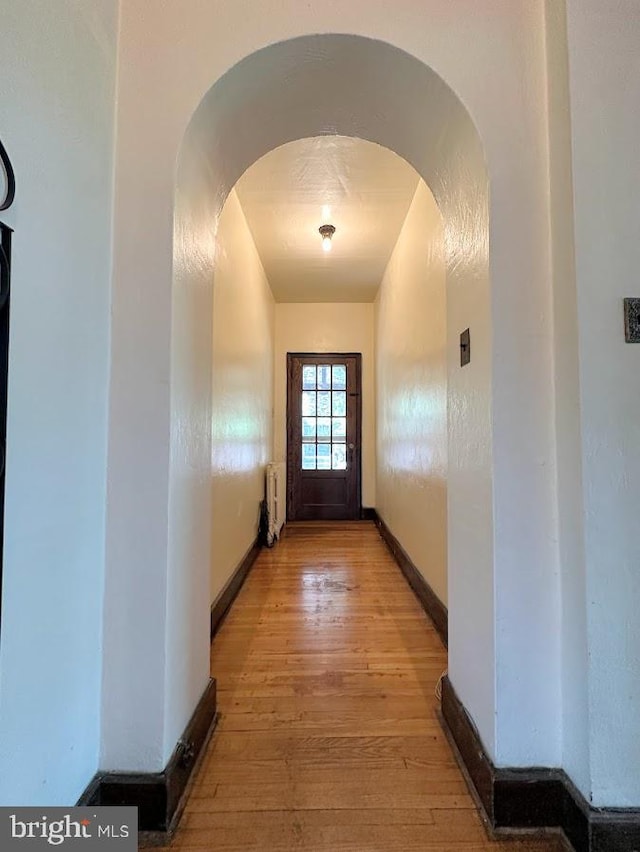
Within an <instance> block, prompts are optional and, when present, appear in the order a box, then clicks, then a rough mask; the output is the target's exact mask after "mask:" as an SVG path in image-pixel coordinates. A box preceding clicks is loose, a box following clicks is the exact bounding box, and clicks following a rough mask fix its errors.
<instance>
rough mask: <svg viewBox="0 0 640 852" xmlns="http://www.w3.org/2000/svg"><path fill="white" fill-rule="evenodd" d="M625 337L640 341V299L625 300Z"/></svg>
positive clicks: (628, 340) (630, 340)
mask: <svg viewBox="0 0 640 852" xmlns="http://www.w3.org/2000/svg"><path fill="white" fill-rule="evenodd" d="M624 339H625V340H626V341H627V343H640V299H625V300H624Z"/></svg>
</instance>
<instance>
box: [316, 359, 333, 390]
mask: <svg viewBox="0 0 640 852" xmlns="http://www.w3.org/2000/svg"><path fill="white" fill-rule="evenodd" d="M318 389H319V390H331V365H330V364H321V365H320V366H319V367H318Z"/></svg>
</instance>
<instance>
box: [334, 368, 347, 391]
mask: <svg viewBox="0 0 640 852" xmlns="http://www.w3.org/2000/svg"><path fill="white" fill-rule="evenodd" d="M333 389H334V390H346V389H347V367H346V365H345V364H334V365H333Z"/></svg>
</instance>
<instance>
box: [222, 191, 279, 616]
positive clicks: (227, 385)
mask: <svg viewBox="0 0 640 852" xmlns="http://www.w3.org/2000/svg"><path fill="white" fill-rule="evenodd" d="M273 349H274V301H273V295H272V293H271V290H270V288H269V282H268V281H267V278H266V276H265V273H264V269H263V267H262V263H261V261H260V257H259V256H258V252H257V250H256V247H255V244H254V242H253V238H252V236H251V232H250V231H249V227H248V225H247V222H246V219H245V217H244V213H243V211H242V207H241V205H240V202H239V201H238V197H237V195H236V193H235V190H233V191H232V192H231V194H230V195H229V197H228V198H227V202H226V204H225V206H224V209H223V211H222V215H221V217H220V223H219V226H218V235H217V253H216V271H215V279H214V302H213V399H212V403H213V409H212V410H213V417H212V435H213V443H212V448H211V462H212V489H213V506H212V512H213V515H212V517H213V531H212V548H211V600H212V601H213V600H214V599H215V598H216V596H217V595H218V594H219V593H220V591H221V590H222V588H223V587H224V584H225V583H226V582H227V580H228V579H229V577H230V576H231V574H232V573H233V571H234V569H235V568H236V567H237V565H238V563H239V561H240V560H241V559H242V557H243V556H244V554H245V553H246V551H247V550H248V548H249V547H250V546H251V544H252V543H253V542H254V541H255V538H256V534H257V530H258V516H259V504H260V501H261V500H262V499H263V498H264V491H265V486H264V470H265V464H266V463H267V462H268V461H270V460H271V457H272V451H273V446H272V445H273Z"/></svg>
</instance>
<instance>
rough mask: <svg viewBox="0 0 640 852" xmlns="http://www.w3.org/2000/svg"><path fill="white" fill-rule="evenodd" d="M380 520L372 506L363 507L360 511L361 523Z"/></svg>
mask: <svg viewBox="0 0 640 852" xmlns="http://www.w3.org/2000/svg"><path fill="white" fill-rule="evenodd" d="M377 519H378V513H377V512H376V510H375V509H374V508H372V507H371V506H363V507H362V508H361V509H360V520H361V521H376V520H377Z"/></svg>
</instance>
